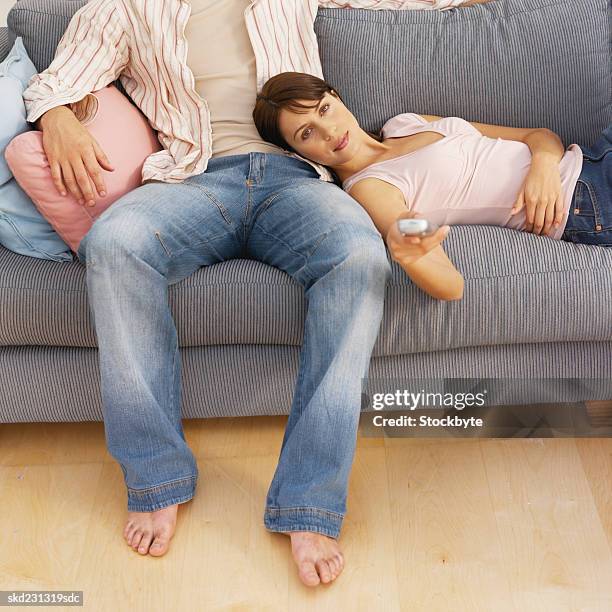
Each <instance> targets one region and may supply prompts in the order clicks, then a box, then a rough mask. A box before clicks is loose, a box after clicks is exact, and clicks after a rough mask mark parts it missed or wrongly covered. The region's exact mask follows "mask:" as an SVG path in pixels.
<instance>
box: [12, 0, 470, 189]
mask: <svg viewBox="0 0 612 612" xmlns="http://www.w3.org/2000/svg"><path fill="white" fill-rule="evenodd" d="M464 2H465V0H346V1H341V0H254V1H253V2H251V4H250V5H249V6H248V7H247V8H246V10H245V12H244V17H245V23H246V27H247V30H248V34H249V38H250V40H251V44H252V46H253V51H254V53H255V59H256V66H257V90H258V91H260V90H261V88H262V87H263V85H264V83H265V82H266V81H267V80H268V79H269V78H271V77H272V76H274V75H276V74H279V73H281V72H287V71H295V72H306V73H309V74H313V75H315V76H318V77H320V78H323V71H322V66H321V61H320V58H319V50H318V44H317V38H316V34H315V31H314V21H315V18H316V15H317V11H318V9H319V8H347V9H350V8H363V9H375V10H384V9H397V10H408V9H429V10H432V9H435V10H445V9H450V8H453V7H457V6H459V5H461V4H463V3H464ZM190 12H191V4H190V2H189V0H91V1H90V2H88V3H87V4H85V5H84V6H83V7H81V9H79V10H78V11H77V12H76V13H75V14H74V16H73V18H72V19H71V21H70V23H69V24H68V27H67V29H66V31H65V32H64V35H63V36H62V38H61V40H60V42H59V44H58V47H57V51H56V54H55V57H54V59H53V61H52V62H51V64H50V65H49V67H48V68H47V69H46V70H44V71H43V72H41V73H40V74H37V75H34V76H33V77H32V79H31V80H30V82H29V84H28V88H27V89H26V90H25V91H24V93H23V99H24V103H25V107H26V112H27V120H28V121H29V122H35V121H36V120H37V119H38V118H39V117H40V116H41V115H42V114H44V113H45V112H46V111H48V110H49V109H51V108H54V107H56V106H60V105H64V104H69V105H70V108H71V109H72V111H73V112H74V113H75V115H76V116H77V117H78V118H79V120H81V121H87V120H89V119H91V118H92V117H93V115H94V114H95V112H96V109H97V104H98V101H97V98H96V97H95V96H93V95H91V92H93V91H97V90H98V89H102V88H103V87H105V86H106V85H108V84H109V83H112V82H113V81H115V80H116V79H117V78H119V79H120V81H121V84H122V85H123V87H124V89H125V91H126V92H127V93H128V95H129V96H130V97H131V98H132V100H133V101H134V102H135V103H136V105H137V106H138V107H139V108H140V110H141V111H142V112H143V113H144V115H145V116H146V117H147V119H148V120H149V123H150V124H151V127H152V128H153V129H154V130H157V132H158V138H159V141H160V143H161V145H162V146H163V149H162V150H160V151H157V152H155V153H153V154H152V155H150V156H149V157H147V159H146V160H145V162H144V164H143V167H142V181H143V182H144V181H147V180H152V179H155V180H159V181H163V182H167V183H179V182H181V181H183V180H184V179H186V178H188V177H189V176H192V175H195V174H200V173H201V172H204V171H205V170H206V168H207V164H208V160H209V159H210V157H211V155H212V127H211V121H210V113H209V109H208V105H207V103H206V100H205V99H203V98H202V97H201V96H200V95H199V94H198V93H197V92H196V89H195V87H194V77H193V73H192V71H191V70H190V68H189V67H188V65H187V48H186V39H185V35H184V32H185V26H186V24H187V21H188V19H189V15H190ZM292 155H293V156H294V157H297V158H299V159H303V158H302V157H300V156H299V155H297V154H292ZM304 161H307V162H308V163H310V164H311V165H312V166H314V167H315V168H316V170H317V172H318V173H319V176H320V178H321V179H323V180H326V181H333V177H332V175H331V173H330V172H329V170H327V168H325V167H324V166H320V165H318V164H315V163H314V162H310V161H309V160H304Z"/></svg>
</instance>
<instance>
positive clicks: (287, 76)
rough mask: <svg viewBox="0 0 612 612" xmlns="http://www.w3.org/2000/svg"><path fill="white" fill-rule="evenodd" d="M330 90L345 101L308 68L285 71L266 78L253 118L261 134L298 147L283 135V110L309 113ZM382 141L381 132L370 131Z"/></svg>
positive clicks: (276, 143) (289, 147) (275, 140)
mask: <svg viewBox="0 0 612 612" xmlns="http://www.w3.org/2000/svg"><path fill="white" fill-rule="evenodd" d="M326 93H330V94H332V95H335V96H336V97H337V98H338V99H339V100H340V101H341V102H344V101H343V100H342V98H341V97H340V94H339V93H338V91H337V90H336V89H335V88H333V87H332V86H331V85H330V84H329V83H327V82H326V81H324V80H323V79H320V78H319V77H316V76H313V75H311V74H306V73H305V72H281V73H280V74H277V75H276V76H273V77H272V78H271V79H268V81H266V83H265V85H264V86H263V88H262V90H261V93H259V94H257V100H256V102H255V108H254V109H253V120H254V121H255V126H256V127H257V131H258V132H259V134H260V136H261V137H262V138H263V139H264V140H267V141H268V142H271V143H273V144H275V145H277V146H279V147H281V148H283V149H288V150H290V151H294V149H293V147H292V146H291V145H290V144H289V143H288V142H287V141H286V140H285V139H284V138H283V136H282V134H281V131H280V128H279V117H280V111H281V110H282V109H283V108H285V109H289V110H292V111H294V112H296V113H307V112H308V111H309V110H310V109H312V108H316V107H317V105H318V104H319V102H320V101H321V100H322V99H323V97H324V96H325V94H326ZM298 100H312V101H313V104H310V105H308V104H302V103H301V102H298ZM367 133H368V134H369V135H370V136H372V138H374V139H376V140H378V141H381V140H382V138H381V137H380V136H379V135H377V134H372V133H370V132H367Z"/></svg>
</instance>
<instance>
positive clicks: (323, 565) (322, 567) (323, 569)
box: [315, 559, 332, 584]
mask: <svg viewBox="0 0 612 612" xmlns="http://www.w3.org/2000/svg"><path fill="white" fill-rule="evenodd" d="M315 565H316V567H317V569H318V570H319V576H321V582H323V583H325V584H327V583H328V582H331V579H332V577H331V570H330V569H329V564H328V563H327V561H326V560H325V559H319V560H318V561H317V563H316V564H315Z"/></svg>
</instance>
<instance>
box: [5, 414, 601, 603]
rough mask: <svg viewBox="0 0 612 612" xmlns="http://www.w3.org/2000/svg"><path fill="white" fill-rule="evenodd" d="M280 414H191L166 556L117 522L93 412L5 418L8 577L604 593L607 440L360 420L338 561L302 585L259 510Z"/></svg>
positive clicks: (285, 594) (377, 598)
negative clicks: (381, 433)
mask: <svg viewBox="0 0 612 612" xmlns="http://www.w3.org/2000/svg"><path fill="white" fill-rule="evenodd" d="M285 422H286V418H285V417H270V418H268V417H256V418H244V419H211V420H189V421H185V434H186V437H187V440H188V443H189V445H190V447H191V448H192V449H193V451H194V454H195V455H196V457H197V458H198V465H199V469H200V480H199V483H198V489H197V492H196V496H195V498H194V499H193V500H192V501H190V502H189V503H187V504H184V505H181V506H179V514H178V525H177V532H176V534H175V537H174V538H173V540H172V544H171V548H170V551H169V552H168V554H167V555H166V556H165V557H162V558H158V559H156V558H153V557H151V556H150V555H147V556H144V557H143V556H141V555H139V554H138V553H137V552H134V551H133V550H132V549H131V548H129V547H128V546H127V544H126V543H125V542H124V540H123V538H122V535H121V534H122V531H123V527H124V523H125V516H126V499H125V489H124V484H123V476H122V473H121V469H120V468H119V466H118V464H117V463H116V462H115V460H114V459H113V458H112V457H111V456H110V455H109V454H108V453H107V451H106V448H105V440H104V429H103V425H102V424H101V423H79V424H15V425H0V504H1V508H0V590H8V589H20V590H28V589H31V590H38V589H52V590H81V591H84V602H85V605H84V608H85V609H86V610H104V611H110V610H129V611H130V612H132V611H140V610H142V611H147V612H150V611H157V610H159V611H164V612H168V611H173V610H180V611H189V612H191V611H192V610H193V611H195V610H240V611H245V612H247V611H248V612H251V611H255V610H274V611H276V610H279V611H293V610H307V611H309V612H310V611H313V610H333V611H334V612H336V611H345V610H347V611H351V612H352V611H357V610H364V611H368V612H370V611H378V610H380V611H384V612H390V611H393V610H402V611H404V610H405V611H415V610H416V611H421V610H423V611H427V612H430V611H438V610H440V611H452V612H472V611H480V610H482V611H486V612H491V611H494V612H502V611H506V610H508V611H509V610H513V611H514V610H516V611H518V612H528V611H532V610H533V611H534V612H536V611H537V612H547V611H551V612H560V611H565V610H567V611H570V610H571V611H578V610H580V611H589V612H594V611H596V610H597V611H599V610H601V611H602V612H609V611H610V610H612V546H611V545H612V487H611V484H612V439H527V440H491V439H489V440H477V439H445V440H440V439H438V440H436V439H399V438H393V439H382V438H368V437H361V436H360V438H359V443H358V449H357V453H356V456H355V462H354V466H353V471H352V474H351V482H350V490H349V500H348V514H347V517H346V519H345V522H344V527H343V531H342V535H341V537H340V543H341V545H342V547H343V551H344V554H345V558H346V568H345V571H344V573H343V574H342V575H341V576H340V578H338V580H337V581H336V582H335V583H333V584H332V585H328V586H323V587H318V588H316V589H314V590H310V589H308V588H307V587H303V586H302V585H301V583H300V582H299V580H298V578H297V574H296V571H295V568H294V564H293V561H292V559H291V553H290V547H289V538H288V537H287V536H284V535H281V534H272V533H269V532H268V531H266V529H265V528H264V526H263V522H262V515H263V509H264V502H265V497H266V493H267V489H268V485H269V483H270V480H271V478H272V475H273V473H274V468H275V466H276V462H277V457H278V452H279V449H280V444H281V440H282V435H283V431H284V426H285ZM71 609H74V608H71Z"/></svg>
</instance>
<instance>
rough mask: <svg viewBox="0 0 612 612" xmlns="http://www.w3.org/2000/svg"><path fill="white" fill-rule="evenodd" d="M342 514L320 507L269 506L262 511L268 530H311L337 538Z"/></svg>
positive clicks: (283, 531) (280, 531) (284, 531)
mask: <svg viewBox="0 0 612 612" xmlns="http://www.w3.org/2000/svg"><path fill="white" fill-rule="evenodd" d="M343 519H344V516H343V515H342V514H339V513H337V512H332V511H331V510H322V509H320V508H311V507H304V506H300V507H296V508H270V507H267V508H266V511H265V513H264V525H265V526H266V529H268V530H269V531H274V532H279V533H286V532H288V531H311V532H314V533H320V534H322V535H326V536H328V537H330V538H334V539H336V540H337V539H338V537H339V535H340V529H341V527H342V521H343Z"/></svg>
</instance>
